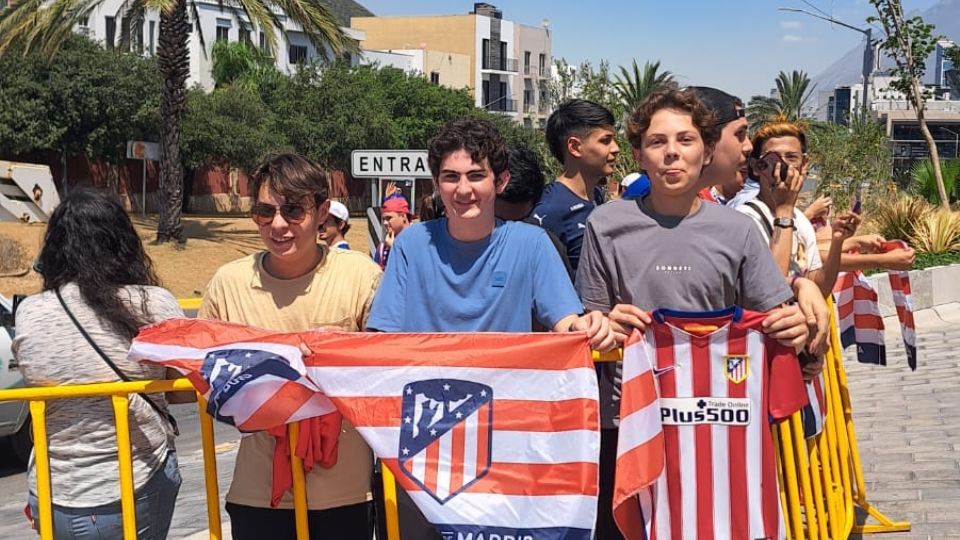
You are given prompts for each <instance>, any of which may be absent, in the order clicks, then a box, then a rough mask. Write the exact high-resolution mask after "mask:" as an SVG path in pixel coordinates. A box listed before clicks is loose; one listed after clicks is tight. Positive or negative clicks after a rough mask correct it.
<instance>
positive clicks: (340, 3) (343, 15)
mask: <svg viewBox="0 0 960 540" xmlns="http://www.w3.org/2000/svg"><path fill="white" fill-rule="evenodd" d="M323 3H324V4H326V5H327V7H328V8H330V11H332V12H333V14H334V15H336V16H337V22H339V23H340V26H346V27H349V26H350V17H373V12H372V11H370V10H369V9H367V8H365V7H363V6H361V5H360V4H359V3H357V2H354V1H353V0H323Z"/></svg>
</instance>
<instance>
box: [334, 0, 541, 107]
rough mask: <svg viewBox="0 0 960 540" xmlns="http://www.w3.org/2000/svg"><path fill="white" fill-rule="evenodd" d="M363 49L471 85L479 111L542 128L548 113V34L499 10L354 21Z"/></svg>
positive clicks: (448, 82)
mask: <svg viewBox="0 0 960 540" xmlns="http://www.w3.org/2000/svg"><path fill="white" fill-rule="evenodd" d="M350 26H351V28H353V29H356V30H359V31H360V32H362V34H363V35H364V37H363V38H362V41H361V43H360V45H361V47H362V48H363V49H364V50H366V51H369V54H371V55H375V54H376V53H377V52H379V53H383V54H405V55H410V56H411V57H413V58H414V60H413V63H414V65H418V64H419V65H420V66H422V68H421V69H419V71H421V72H422V73H423V75H424V76H425V77H429V78H430V80H431V81H433V82H435V83H436V84H442V85H444V86H448V87H451V88H464V87H466V88H467V89H468V90H469V91H470V94H471V95H472V96H473V97H474V103H475V104H476V106H477V107H481V108H485V109H487V110H490V111H495V112H499V113H502V114H505V115H508V116H510V117H512V118H513V119H515V120H516V121H517V122H523V123H525V124H527V125H534V126H540V125H542V124H543V123H544V121H545V119H546V117H547V115H548V114H549V112H550V107H549V104H548V99H547V96H548V95H549V94H548V92H547V87H546V85H547V81H549V79H550V65H551V64H552V63H553V59H552V58H551V56H550V39H551V37H550V31H549V30H548V28H547V27H546V25H544V26H543V27H535V26H528V25H523V24H519V23H515V22H513V21H509V20H505V19H503V14H502V13H501V12H500V10H498V9H497V8H496V7H495V6H492V5H490V4H485V3H477V4H474V10H473V11H471V12H470V13H467V14H464V15H432V16H411V17H353V18H351V20H350Z"/></svg>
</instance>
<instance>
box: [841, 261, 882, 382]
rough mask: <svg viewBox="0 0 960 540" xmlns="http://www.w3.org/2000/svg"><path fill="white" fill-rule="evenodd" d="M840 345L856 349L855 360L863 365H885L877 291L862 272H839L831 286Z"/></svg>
mask: <svg viewBox="0 0 960 540" xmlns="http://www.w3.org/2000/svg"><path fill="white" fill-rule="evenodd" d="M833 295H834V302H835V303H836V309H837V326H838V329H839V331H840V345H841V346H842V347H843V348H844V349H846V348H847V347H849V346H850V345H854V344H855V345H856V346H857V360H858V361H859V362H861V363H863V364H878V365H881V366H885V365H887V347H886V345H885V344H884V341H883V317H882V316H881V315H880V304H879V297H878V296H877V291H875V290H874V288H873V285H871V284H870V281H868V280H867V278H865V277H864V276H863V272H860V271H859V270H856V271H854V272H841V273H840V275H838V276H837V282H836V283H835V284H834V286H833Z"/></svg>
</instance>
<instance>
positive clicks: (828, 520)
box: [0, 299, 910, 540]
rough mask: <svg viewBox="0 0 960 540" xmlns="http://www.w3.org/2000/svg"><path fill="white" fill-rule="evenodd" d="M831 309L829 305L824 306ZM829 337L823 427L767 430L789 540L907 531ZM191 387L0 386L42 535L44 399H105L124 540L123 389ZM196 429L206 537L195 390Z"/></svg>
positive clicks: (182, 387) (209, 470)
mask: <svg viewBox="0 0 960 540" xmlns="http://www.w3.org/2000/svg"><path fill="white" fill-rule="evenodd" d="M180 303H181V307H183V308H184V309H197V308H198V307H199V299H191V300H188V301H185V300H181V301H180ZM831 308H832V304H831ZM830 333H831V342H830V347H829V350H828V352H827V355H826V359H825V365H824V377H823V379H824V386H823V394H824V396H825V400H826V415H825V418H824V424H823V430H822V432H821V433H820V434H819V435H818V436H817V437H816V438H814V439H812V440H806V439H805V438H804V432H803V427H802V423H801V419H800V415H799V413H797V414H795V415H793V416H792V417H790V418H789V419H787V420H786V421H784V422H781V423H780V424H779V425H778V426H776V427H775V428H774V430H773V431H774V433H773V435H774V440H775V454H776V456H775V457H776V469H777V478H778V480H779V483H780V496H781V506H782V508H783V512H784V522H785V526H786V528H787V538H789V539H790V540H806V539H824V540H826V539H830V540H834V539H842V538H848V537H849V535H850V534H851V532H858V533H859V532H863V533H873V532H890V531H904V530H909V528H910V523H909V522H893V521H891V520H890V519H888V518H887V517H886V516H884V515H883V514H882V513H880V512H879V511H878V510H877V509H876V508H874V507H873V506H872V505H870V504H869V503H868V502H867V500H866V490H865V487H864V481H863V474H862V468H861V464H860V456H859V452H858V451H857V446H856V433H855V430H854V427H853V419H852V407H851V405H850V396H849V392H848V390H847V381H846V373H845V372H844V369H843V363H842V354H841V349H840V343H839V337H838V336H839V333H838V331H837V325H836V320H835V318H831V326H830ZM621 358H622V351H621V350H617V351H613V352H611V353H604V354H599V353H596V352H594V357H593V359H594V361H596V362H607V361H616V360H620V359H621ZM172 391H191V392H192V391H194V390H193V387H192V385H191V384H190V382H189V381H187V380H186V379H178V380H173V381H136V382H118V383H103V384H88V385H75V386H58V387H42V388H17V389H11V390H0V401H9V400H22V401H28V402H29V406H30V413H31V416H32V422H33V433H34V462H35V467H36V477H37V493H36V495H37V499H38V516H36V518H37V522H38V525H39V532H40V538H41V540H49V539H51V538H53V521H52V509H51V483H50V482H51V478H50V466H49V457H48V446H47V444H48V443H47V432H46V402H47V401H49V400H56V399H71V398H88V397H110V399H111V400H112V403H113V409H114V415H115V424H116V427H117V449H118V451H117V455H118V471H119V480H120V501H121V507H122V510H123V531H124V538H125V539H128V540H129V539H135V538H136V530H137V528H136V512H135V505H134V493H133V491H134V490H133V468H132V463H131V455H130V451H131V449H130V434H129V415H128V405H129V402H128V400H129V395H130V394H133V393H141V392H143V393H157V392H172ZM198 407H199V409H200V415H199V418H200V420H199V421H200V433H201V440H202V448H203V463H204V482H205V485H206V501H207V516H208V518H207V523H208V527H209V531H210V538H211V539H213V540H220V539H221V538H222V530H221V521H220V496H219V488H218V484H217V468H216V452H215V448H214V444H215V443H214V437H213V421H212V419H211V417H210V416H209V415H207V414H206V403H205V402H204V400H203V398H202V396H199V395H198ZM288 435H289V437H290V447H291V448H296V447H297V440H298V438H299V436H300V432H299V424H291V425H290V426H289V427H288ZM290 461H291V467H292V472H293V498H294V515H295V520H296V531H297V538H298V540H306V539H307V538H309V530H308V520H307V498H306V480H305V477H304V472H303V464H302V461H301V460H300V458H298V457H297V456H296V455H295V454H294V453H291V457H290ZM382 479H383V493H384V502H385V505H384V506H385V509H386V515H385V516H384V520H385V524H386V531H387V540H400V527H399V515H398V512H397V487H396V481H395V478H394V476H393V474H392V473H391V471H390V470H389V469H388V468H387V467H383V469H382ZM855 505H856V506H859V507H861V508H862V509H863V510H864V511H865V512H867V514H868V515H870V516H872V517H873V518H875V519H876V520H877V521H878V522H879V525H860V526H858V525H856V524H855V521H854V518H855V513H854V506H855Z"/></svg>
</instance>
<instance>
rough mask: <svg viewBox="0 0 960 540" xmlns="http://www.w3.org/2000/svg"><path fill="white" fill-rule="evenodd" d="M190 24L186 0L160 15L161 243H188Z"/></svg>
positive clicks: (180, 0)
mask: <svg viewBox="0 0 960 540" xmlns="http://www.w3.org/2000/svg"><path fill="white" fill-rule="evenodd" d="M189 37H190V24H189V22H188V20H187V4H186V0H176V3H175V5H174V6H173V7H172V8H171V9H170V10H169V11H162V10H161V12H160V36H159V39H158V45H157V60H158V61H159V64H160V76H161V78H162V79H163V91H162V93H161V96H160V116H161V122H162V124H161V126H160V187H159V192H160V193H159V194H160V197H159V200H158V207H159V209H160V219H159V221H158V223H157V242H158V243H163V242H170V241H176V242H180V243H182V242H184V240H185V239H184V237H183V225H182V224H181V222H180V217H181V214H182V207H183V163H182V162H181V160H180V127H181V124H182V122H183V113H184V110H185V109H186V98H187V75H188V74H189V70H190V51H189V49H188V48H187V40H188V39H189Z"/></svg>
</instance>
